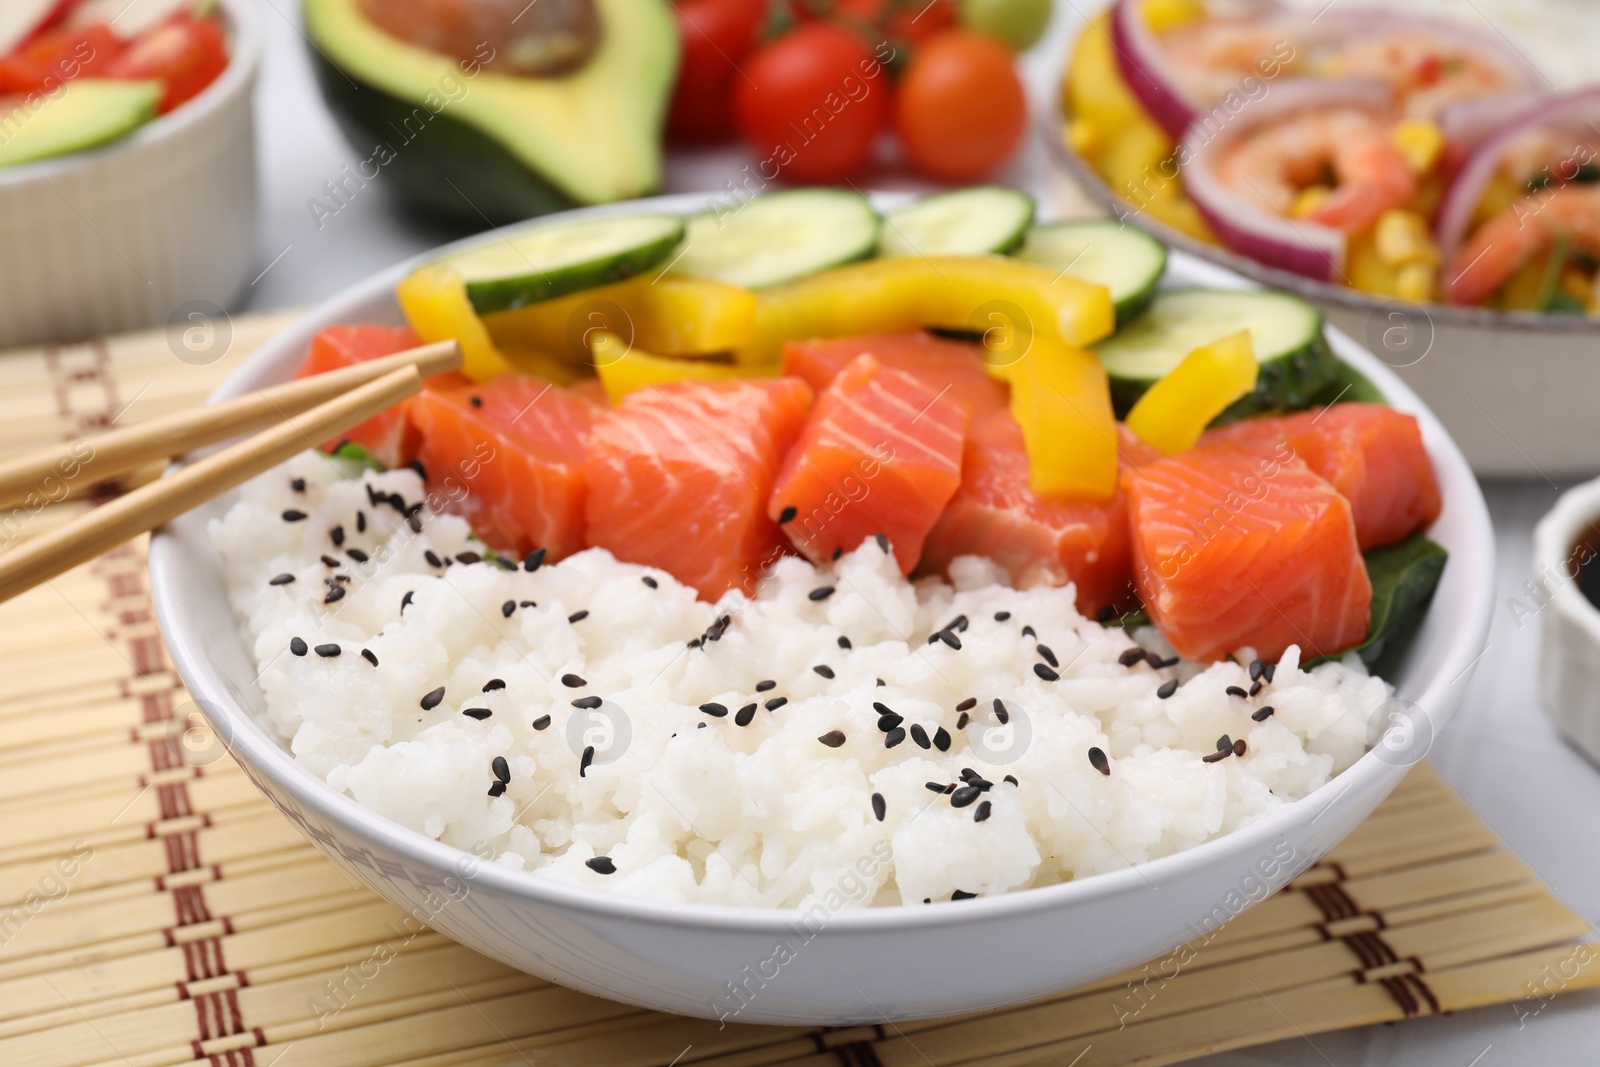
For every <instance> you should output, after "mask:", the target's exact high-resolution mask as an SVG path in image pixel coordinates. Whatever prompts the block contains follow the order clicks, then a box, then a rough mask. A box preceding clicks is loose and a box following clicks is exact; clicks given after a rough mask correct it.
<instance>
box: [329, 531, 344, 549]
mask: <svg viewBox="0 0 1600 1067" xmlns="http://www.w3.org/2000/svg"><path fill="white" fill-rule="evenodd" d="M328 540H330V541H332V542H333V547H334V548H338V547H339V546H340V545H342V544H344V527H343V526H335V527H334V528H333V529H331V530H329V531H328Z"/></svg>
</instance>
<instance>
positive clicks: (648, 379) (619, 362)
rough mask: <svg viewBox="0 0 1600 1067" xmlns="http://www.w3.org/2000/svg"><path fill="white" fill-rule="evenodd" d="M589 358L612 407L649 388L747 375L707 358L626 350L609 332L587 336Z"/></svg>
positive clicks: (742, 370)
mask: <svg viewBox="0 0 1600 1067" xmlns="http://www.w3.org/2000/svg"><path fill="white" fill-rule="evenodd" d="M589 352H590V359H591V360H592V361H593V362H594V367H595V370H597V371H598V372H599V373H600V384H601V385H602V386H604V387H605V391H606V398H607V399H609V400H610V401H611V402H612V403H613V404H615V403H616V402H617V401H619V400H621V399H622V398H623V397H625V396H627V395H628V394H629V393H631V392H633V391H634V390H635V389H643V388H645V387H646V386H651V385H666V384H667V383H669V382H681V381H724V380H727V379H729V378H748V377H749V376H750V372H749V371H747V370H745V369H744V368H742V367H736V366H734V365H733V364H731V363H717V362H713V361H712V360H708V359H673V358H672V357H670V356H658V355H655V354H653V353H650V352H646V351H643V350H642V349H640V348H639V347H638V346H637V345H634V346H632V347H630V346H629V345H628V342H627V340H626V339H625V338H622V337H620V336H618V335H617V334H614V333H612V332H611V331H610V330H595V331H594V332H593V333H591V334H590V335H589Z"/></svg>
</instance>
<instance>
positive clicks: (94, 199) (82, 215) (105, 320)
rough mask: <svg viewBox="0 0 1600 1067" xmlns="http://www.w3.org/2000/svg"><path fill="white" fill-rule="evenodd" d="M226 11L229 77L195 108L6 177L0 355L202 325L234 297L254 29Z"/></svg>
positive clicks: (252, 189) (245, 196)
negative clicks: (195, 316) (172, 324)
mask: <svg viewBox="0 0 1600 1067" xmlns="http://www.w3.org/2000/svg"><path fill="white" fill-rule="evenodd" d="M220 6H221V10H222V15H223V19H224V21H225V23H226V27H227V33H228V45H229V52H230V56H229V62H228V67H227V69H226V70H224V71H223V72H222V74H221V75H219V76H218V78H217V80H216V81H214V82H212V83H211V84H210V85H209V86H207V87H206V88H205V90H204V91H203V92H201V93H200V94H199V95H198V96H196V97H195V98H194V99H193V100H190V101H188V102H186V103H185V104H183V105H182V106H181V107H178V108H175V109H174V110H173V111H172V112H171V113H170V114H167V115H162V116H161V117H159V118H157V119H155V120H154V121H153V122H150V123H147V124H146V125H144V126H141V127H140V128H139V129H137V130H135V131H134V132H133V133H131V134H129V135H128V136H127V137H124V138H122V139H121V140H119V141H114V142H112V143H111V144H108V145H105V146H103V147H100V148H93V149H89V150H88V151H85V152H75V153H73V154H72V155H67V156H60V157H57V158H54V159H42V160H39V161H38V162H36V163H24V164H21V165H19V166H14V167H5V168H0V348H5V347H9V346H12V345H25V344H37V343H40V342H45V341H67V340H79V339H82V338H87V337H93V336H97V335H100V334H105V333H112V332H115V331H118V330H132V329H139V328H142V327H146V326H156V325H159V324H161V323H164V322H169V321H173V320H175V319H176V320H180V321H183V322H184V324H185V325H187V324H188V321H190V320H189V318H188V316H189V313H190V312H199V313H201V314H203V315H204V316H205V317H206V320H207V321H209V320H211V319H212V318H214V317H215V316H216V315H218V314H219V313H220V312H221V310H222V308H223V307H225V306H226V305H227V304H228V303H229V302H231V301H232V300H233V299H234V298H235V297H237V296H238V294H239V290H240V289H241V288H242V287H243V286H244V283H245V282H246V281H247V280H248V278H249V271H250V264H251V261H252V259H253V256H254V250H255V228H256V147H255V119H254V113H253V110H252V106H251V90H252V88H253V87H254V85H255V80H256V68H257V66H258V65H259V62H260V55H261V29H260V26H259V24H258V23H257V21H256V13H255V11H254V10H253V9H252V8H251V6H250V5H249V4H248V3H247V2H246V0H222V2H221V5H220ZM71 91H72V88H71V85H70V83H69V85H68V87H67V92H69V93H70V92H71ZM193 321H199V320H193Z"/></svg>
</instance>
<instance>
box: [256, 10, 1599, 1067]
mask: <svg viewBox="0 0 1600 1067" xmlns="http://www.w3.org/2000/svg"><path fill="white" fill-rule="evenodd" d="M256 2H257V3H258V4H259V5H260V8H261V13H262V21H263V23H264V24H265V26H266V29H267V35H268V45H267V49H266V56H265V63H264V67H263V71H262V79H261V84H260V88H259V90H258V92H257V97H256V114H257V119H258V124H259V127H258V143H259V147H260V163H259V172H260V177H261V187H262V204H261V227H260V237H259V247H258V252H257V262H258V267H257V270H260V271H262V272H263V273H262V274H261V276H260V277H258V278H257V280H256V281H255V282H254V283H252V285H251V286H250V288H249V290H248V292H247V293H246V295H245V298H244V300H243V301H242V302H241V305H240V309H241V310H246V309H265V308H276V307H288V306H294V305H304V304H312V303H315V302H317V301H319V300H321V299H323V298H324V297H326V296H328V295H330V294H332V293H335V292H337V291H338V290H339V289H341V288H343V287H345V286H347V285H349V284H351V283H353V282H355V281H358V280H360V279H361V278H363V277H364V276H366V275H367V274H369V273H371V272H373V271H376V270H378V269H380V268H383V267H386V266H388V265H390V264H391V263H393V262H395V261H396V260H397V259H400V258H402V257H405V256H409V255H413V254H415V253H417V252H420V251H423V250H425V249H427V248H429V247H431V246H433V245H435V244H438V243H440V242H442V241H445V240H448V239H451V238H453V237H456V236H460V235H461V234H460V232H458V231H452V230H449V229H446V228H440V227H437V226H430V225H426V224H421V223H417V222H414V221H410V220H407V219H406V218H405V217H404V216H403V215H402V214H401V213H400V210H399V207H398V205H397V204H396V203H395V201H394V200H393V199H392V198H391V197H390V195H389V192H388V190H386V189H384V188H383V185H382V179H381V178H380V179H379V180H378V181H376V182H373V183H371V184H369V185H368V186H367V188H366V189H364V190H362V191H361V192H360V194H359V195H358V196H357V197H355V198H354V200H353V201H352V202H351V203H350V204H349V205H348V206H347V207H345V208H344V209H342V210H341V211H340V212H339V213H338V214H337V215H336V216H334V217H332V218H329V219H326V220H325V224H324V226H323V228H322V229H320V230H319V229H318V228H317V225H316V223H315V220H314V219H313V217H312V214H311V211H310V209H309V208H308V207H307V200H308V199H309V198H311V197H314V196H318V195H320V192H321V187H322V183H323V182H324V181H328V180H330V179H332V178H335V177H336V176H337V175H338V172H339V169H340V168H341V167H342V166H344V165H346V164H351V165H353V164H355V163H356V161H357V160H358V159H359V158H360V157H359V156H358V155H357V153H355V152H353V151H352V150H351V149H350V148H349V146H347V145H346V144H345V142H344V139H343V138H342V137H341V136H340V134H339V132H338V130H337V129H336V128H335V126H334V124H333V121H332V119H331V118H330V117H329V115H328V112H327V111H326V109H325V108H324V107H323V105H322V101H321V98H320V96H319V95H318V94H317V91H316V88H315V86H314V84H313V82H312V77H311V67H310V64H309V63H308V61H307V58H306V55H307V52H306V47H307V46H306V44H305V42H304V40H303V39H302V37H301V34H300V30H299V28H298V24H299V13H298V10H297V4H295V3H294V2H293V0H256ZM1088 6H1097V5H1085V6H1084V7H1082V8H1078V7H1074V6H1073V4H1072V2H1071V0H1058V3H1057V12H1056V18H1055V20H1054V22H1053V23H1052V26H1051V29H1050V32H1049V33H1048V34H1047V35H1046V38H1045V39H1044V41H1043V42H1041V43H1040V45H1038V46H1037V47H1035V48H1034V49H1033V50H1032V51H1031V52H1030V53H1029V54H1028V55H1027V56H1026V57H1025V58H1024V68H1025V70H1024V73H1025V78H1026V80H1027V82H1028V85H1029V90H1030V93H1031V95H1032V100H1033V104H1034V108H1035V113H1036V115H1037V114H1043V113H1044V109H1046V108H1047V107H1048V106H1049V104H1050V102H1051V101H1052V100H1053V99H1054V94H1055V79H1056V77H1057V70H1058V66H1059V57H1060V56H1061V55H1062V52H1063V49H1064V48H1065V45H1066V42H1067V41H1068V40H1069V39H1070V38H1071V36H1072V35H1073V34H1074V33H1075V32H1076V29H1077V27H1078V26H1079V25H1081V20H1082V15H1081V13H1080V11H1081V10H1086V9H1087V8H1088ZM753 159H754V157H746V156H745V155H743V154H742V153H741V152H740V151H739V150H738V149H728V150H720V151H716V152H710V153H702V154H699V155H697V156H695V157H692V158H674V159H672V160H671V161H669V164H668V168H667V181H666V190H665V191H668V192H689V191H695V190H708V191H710V190H715V189H717V188H719V187H720V185H721V183H722V182H723V181H725V180H727V179H729V178H732V177H734V176H735V175H736V174H737V172H738V169H739V167H741V166H742V165H743V164H744V163H746V162H751V161H753ZM998 178H999V180H1002V181H1005V182H1008V183H1010V184H1013V185H1018V186H1021V187H1024V188H1028V189H1031V190H1032V191H1034V192H1035V194H1036V195H1038V196H1039V197H1040V202H1041V205H1044V206H1045V208H1046V210H1051V209H1053V210H1054V211H1057V212H1065V211H1070V210H1071V207H1072V205H1071V203H1068V202H1064V200H1063V196H1064V193H1063V190H1062V188H1061V184H1060V182H1059V180H1057V179H1055V178H1054V177H1053V176H1052V174H1051V172H1050V168H1049V162H1048V158H1047V156H1046V153H1045V149H1044V146H1043V144H1042V141H1041V139H1040V138H1039V137H1038V136H1037V135H1033V136H1031V139H1030V141H1029V143H1028V145H1027V146H1026V147H1025V148H1024V150H1023V151H1022V152H1021V153H1020V155H1019V157H1018V159H1016V160H1015V161H1014V162H1013V163H1012V164H1010V165H1009V166H1008V167H1007V168H1006V170H1005V171H1004V172H1003V173H1002V174H1000V175H999V176H998ZM861 184H862V186H863V187H866V186H867V185H869V184H870V185H875V186H879V187H882V186H891V187H897V188H915V187H916V186H915V183H914V182H912V181H910V180H908V179H906V178H904V177H903V176H898V175H895V174H894V173H893V172H892V171H891V172H885V173H884V174H882V175H879V176H875V177H872V178H870V179H863V180H862V181H861ZM1529 476H1530V480H1529V481H1526V482H1502V483H1494V484H1489V485H1486V486H1485V487H1484V488H1485V493H1486V495H1487V496H1488V499H1489V508H1490V511H1491V512H1492V513H1493V515H1494V519H1495V533H1496V535H1497V537H1498V538H1499V553H1500V555H1499V559H1500V567H1499V577H1498V583H1499V588H1498V589H1497V590H1496V598H1497V602H1498V603H1499V604H1500V605H1501V608H1500V610H1499V611H1498V612H1497V613H1496V615H1495V622H1494V628H1493V631H1492V633H1491V636H1490V646H1489V651H1488V653H1487V654H1486V655H1485V656H1484V658H1483V661H1482V662H1481V664H1480V665H1479V667H1478V670H1477V675H1476V677H1475V678H1474V681H1473V684H1472V686H1471V688H1470V690H1469V691H1468V693H1467V696H1466V702H1465V704H1464V706H1463V707H1462V708H1461V710H1460V711H1459V712H1457V714H1456V716H1455V718H1454V720H1453V721H1452V722H1451V723H1450V725H1449V727H1448V729H1446V730H1445V731H1444V732H1443V734H1442V736H1441V737H1440V738H1439V740H1438V741H1437V743H1436V744H1435V746H1434V749H1433V751H1432V753H1431V755H1430V759H1432V761H1433V763H1434V765H1435V766H1436V767H1437V768H1438V769H1439V771H1440V772H1441V773H1442V774H1443V775H1444V776H1445V777H1446V778H1447V779H1448V780H1449V781H1450V782H1451V784H1452V785H1454V786H1455V788H1456V789H1457V790H1459V791H1460V793H1461V795H1462V796H1464V797H1465V798H1466V799H1467V801H1468V802H1469V803H1470V804H1471V805H1472V806H1473V807H1474V808H1476V809H1477V811H1478V814H1479V815H1480V816H1481V817H1482V818H1483V819H1484V820H1485V821H1486V822H1487V823H1489V825H1491V826H1492V827H1493V828H1494V829H1495V831H1496V832H1498V833H1499V834H1500V836H1501V837H1502V838H1503V839H1504V840H1505V841H1506V842H1507V843H1508V844H1509V845H1510V846H1511V847H1512V848H1513V849H1515V850H1516V851H1517V853H1518V854H1519V855H1520V856H1521V857H1522V859H1523V860H1524V861H1525V862H1526V863H1527V864H1528V865H1529V866H1530V867H1532V868H1533V869H1534V870H1535V871H1537V872H1538V873H1539V875H1540V876H1541V877H1542V878H1543V879H1544V880H1545V881H1546V882H1547V883H1548V884H1550V885H1551V886H1552V887H1553V888H1554V890H1555V892H1556V894H1557V895H1558V896H1559V897H1560V898H1561V899H1562V900H1563V901H1565V902H1566V903H1567V905H1568V906H1569V907H1571V908H1573V909H1574V910H1576V911H1577V912H1578V913H1579V914H1581V915H1583V916H1584V917H1585V918H1586V919H1588V920H1589V921H1590V922H1591V923H1593V922H1594V920H1595V918H1596V916H1600V848H1596V847H1595V845H1596V830H1597V828H1600V772H1597V771H1596V769H1595V768H1594V767H1593V766H1592V765H1591V764H1589V763H1588V762H1586V761H1585V760H1584V759H1583V757H1581V756H1580V755H1578V754H1577V753H1576V752H1575V751H1574V750H1572V749H1571V748H1569V747H1568V746H1567V745H1565V744H1564V743H1563V742H1562V741H1561V739H1560V738H1559V737H1558V736H1557V734H1556V732H1555V729H1554V728H1553V727H1552V726H1551V724H1550V721H1549V720H1548V719H1547V718H1546V716H1545V715H1544V713H1543V711H1542V710H1541V709H1540V707H1539V696H1538V687H1537V676H1536V673H1535V669H1536V662H1537V642H1538V627H1537V621H1536V620H1533V621H1530V622H1528V623H1527V624H1526V625H1525V626H1523V627H1522V628H1520V629H1519V628H1518V626H1517V623H1516V620H1515V619H1514V618H1513V617H1512V615H1511V613H1510V611H1509V610H1507V609H1506V608H1505V606H1504V605H1505V602H1506V601H1507V599H1508V598H1510V597H1512V596H1515V595H1517V594H1518V593H1519V591H1520V587H1521V584H1522V582H1523V581H1524V580H1525V579H1526V578H1527V577H1528V576H1529V574H1530V572H1531V568H1530V565H1529V559H1530V556H1531V554H1532V530H1533V525H1534V523H1535V522H1536V521H1537V520H1538V518H1539V516H1540V515H1542V514H1543V513H1544V512H1545V511H1546V510H1547V509H1548V508H1549V507H1550V506H1551V504H1552V503H1553V502H1554V500H1555V497H1556V495H1557V488H1556V487H1555V486H1552V485H1551V484H1549V483H1548V482H1546V481H1545V480H1544V479H1542V478H1540V477H1538V476H1537V474H1536V473H1535V472H1533V471H1532V470H1530V471H1529ZM1527 1010H1528V1008H1527V1006H1524V1007H1523V1008H1522V1011H1524V1012H1526V1011H1527ZM1597 1040H1600V992H1597V993H1579V994H1574V995H1571V996H1567V997H1563V998H1558V999H1557V1000H1555V1001H1554V1002H1553V1003H1551V1004H1550V1005H1549V1006H1548V1007H1546V1008H1544V1010H1543V1011H1541V1012H1539V1013H1538V1014H1537V1015H1536V1016H1530V1017H1527V1018H1520V1017H1519V1015H1518V1012H1517V1011H1515V1010H1513V1008H1512V1007H1511V1006H1509V1005H1502V1006H1499V1007H1494V1008H1486V1009H1482V1010H1478V1011H1472V1012H1464V1013H1461V1014H1457V1015H1452V1016H1445V1017H1441V1018H1429V1019H1417V1020H1411V1021H1409V1022H1406V1023H1404V1024H1400V1025H1394V1026H1376V1027H1368V1028H1366V1029H1362V1030H1355V1031H1347V1032H1344V1033H1338V1034H1324V1035H1318V1036H1315V1037H1313V1038H1311V1039H1310V1040H1309V1041H1306V1040H1298V1039H1297V1040H1294V1041H1288V1042H1281V1043H1278V1044H1274V1045H1266V1046H1262V1047H1260V1048H1257V1049H1252V1050H1249V1051H1245V1052H1239V1053H1230V1054H1227V1055H1220V1056H1215V1057H1211V1058H1208V1059H1206V1060H1202V1061H1196V1062H1198V1063H1203V1064H1206V1065H1208V1067H1220V1065H1223V1064H1248V1065H1252V1067H1255V1065H1266V1064H1323V1063H1327V1064H1331V1065H1333V1067H1354V1065H1371V1067H1378V1065H1385V1067H1387V1065H1396V1067H1398V1065H1402V1064H1403V1065H1407V1067H1502V1065H1507V1064H1519V1065H1520V1064H1539V1065H1552V1067H1553V1065H1558V1064H1580V1063H1583V1064H1588V1063H1594V1062H1596V1061H1597V1059H1600V1056H1597V1054H1596V1051H1595V1048H1596V1044H1597Z"/></svg>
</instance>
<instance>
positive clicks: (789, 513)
mask: <svg viewBox="0 0 1600 1067" xmlns="http://www.w3.org/2000/svg"><path fill="white" fill-rule="evenodd" d="M798 514H799V511H797V510H796V509H795V506H794V505H793V504H790V505H789V506H788V507H786V508H784V509H783V510H782V511H780V512H778V525H779V526H783V525H786V524H788V523H791V522H793V521H794V517H795V516H796V515H798Z"/></svg>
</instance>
